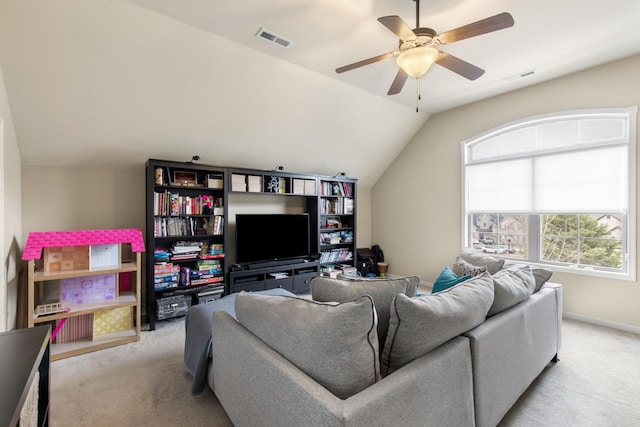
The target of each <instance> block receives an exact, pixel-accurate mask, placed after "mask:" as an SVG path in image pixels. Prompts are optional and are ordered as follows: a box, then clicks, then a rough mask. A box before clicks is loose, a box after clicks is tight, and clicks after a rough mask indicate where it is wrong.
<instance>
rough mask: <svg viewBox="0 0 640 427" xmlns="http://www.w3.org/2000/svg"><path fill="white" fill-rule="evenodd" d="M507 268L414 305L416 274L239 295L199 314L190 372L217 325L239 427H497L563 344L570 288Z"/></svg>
mask: <svg viewBox="0 0 640 427" xmlns="http://www.w3.org/2000/svg"><path fill="white" fill-rule="evenodd" d="M474 261H475V262H477V263H482V262H483V261H482V260H478V259H476V260H474ZM502 267H503V266H502V264H500V269H499V270H502V269H503V268H502ZM504 270H505V271H503V272H502V273H500V274H497V270H496V268H495V266H493V267H491V266H490V268H489V270H486V268H485V270H483V271H481V272H480V271H478V272H476V273H477V274H476V276H475V277H473V278H471V279H469V280H466V281H463V282H462V283H459V284H456V285H455V286H452V287H450V288H448V289H445V290H443V291H441V292H438V293H436V294H433V295H425V296H417V297H416V296H415V293H416V281H415V280H414V279H411V278H409V279H406V278H403V279H390V280H387V281H383V282H381V281H368V280H346V279H345V280H339V279H328V278H315V279H313V281H312V283H311V286H312V299H304V298H299V297H297V296H294V295H288V293H287V292H286V291H278V292H277V293H278V295H262V294H260V293H248V294H234V295H230V296H227V297H225V298H223V299H222V300H220V301H216V302H215V303H218V304H221V303H222V301H224V300H225V299H226V300H227V301H225V304H227V305H228V304H230V301H233V306H234V307H233V310H226V311H225V310H224V309H223V310H220V309H214V308H213V307H212V305H214V304H215V303H210V304H205V305H204V306H207V307H200V306H195V307H193V308H192V309H191V310H190V313H189V315H188V317H187V343H186V346H185V365H186V366H187V369H188V370H189V372H191V373H192V374H194V377H196V375H195V372H194V370H195V367H196V365H198V363H196V362H195V361H194V355H193V351H192V350H190V349H188V348H187V347H193V343H194V340H195V338H194V337H193V330H194V329H199V328H196V327H191V328H190V324H191V325H194V324H198V322H199V321H198V320H197V319H199V318H202V319H206V318H207V316H209V318H211V317H212V323H211V342H212V345H211V346H210V357H207V359H206V361H207V364H208V366H207V370H206V371H207V372H206V380H207V383H208V384H209V387H210V388H211V389H212V390H213V391H214V393H215V394H216V396H217V397H218V399H219V401H220V402H221V404H222V406H223V407H224V409H225V410H226V412H227V414H228V415H229V417H230V418H231V420H232V421H233V423H234V425H236V426H252V427H253V426H300V425H305V426H370V425H376V426H378V425H380V426H382V425H385V426H386V425H402V426H445V425H452V426H453V425H455V426H474V425H477V426H495V425H496V424H497V423H498V422H499V421H500V420H501V419H502V417H503V416H504V415H505V414H506V413H507V411H508V410H509V409H510V408H511V406H512V405H513V404H514V403H515V401H516V400H517V399H518V397H519V396H520V395H521V394H522V393H523V392H524V391H525V390H526V389H527V387H528V386H529V385H530V384H531V383H532V381H533V380H534V379H535V378H536V377H537V376H538V375H539V374H540V373H541V372H542V370H543V369H545V367H546V366H547V365H548V364H549V362H551V361H556V360H557V359H556V358H557V354H558V351H559V349H560V344H561V308H562V287H561V285H559V284H554V283H549V282H546V283H544V285H543V284H542V283H541V282H542V281H544V279H540V277H539V275H538V276H536V275H535V274H533V271H532V270H531V269H530V267H526V268H523V266H510V267H508V268H504ZM507 270H508V271H507ZM488 271H491V272H493V274H490V273H489V272H488ZM523 272H524V273H526V275H523V274H524V273H523ZM532 278H533V279H532ZM546 278H547V279H548V276H547V277H546ZM509 288H512V289H511V290H509ZM505 290H506V291H505ZM513 295H520V296H517V297H515V298H514V296H513ZM522 295H524V298H523V297H522ZM325 301H332V302H325ZM494 304H498V305H501V310H500V311H498V312H492V313H491V315H489V317H487V314H488V313H489V312H490V311H491V309H492V307H494V308H495V306H494ZM198 307H200V308H198ZM505 307H506V308H505ZM378 313H379V314H378ZM190 318H191V319H190ZM205 321H206V320H205ZM380 321H382V323H383V325H380ZM387 322H388V323H387ZM200 323H202V322H200ZM190 329H192V330H191V331H190ZM385 330H386V334H385V333H384V331H385ZM379 335H385V336H384V339H379ZM198 339H199V340H201V338H198ZM198 352H200V353H201V352H202V350H198ZM200 365H201V366H202V363H201V364H200Z"/></svg>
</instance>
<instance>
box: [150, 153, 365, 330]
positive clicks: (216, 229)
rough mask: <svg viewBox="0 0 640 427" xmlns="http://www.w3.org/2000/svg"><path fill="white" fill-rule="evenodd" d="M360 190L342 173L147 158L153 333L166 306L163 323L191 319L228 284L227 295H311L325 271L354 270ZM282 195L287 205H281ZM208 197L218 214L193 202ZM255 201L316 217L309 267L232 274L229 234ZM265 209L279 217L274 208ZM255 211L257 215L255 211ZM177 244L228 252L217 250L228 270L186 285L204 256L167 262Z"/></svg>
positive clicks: (311, 219)
mask: <svg viewBox="0 0 640 427" xmlns="http://www.w3.org/2000/svg"><path fill="white" fill-rule="evenodd" d="M356 186H357V179H353V178H349V177H346V176H342V175H338V176H324V175H314V174H301V173H291V172H285V171H283V170H280V169H276V170H258V169H246V168H238V167H218V166H210V165H201V164H198V163H192V162H174V161H165V160H154V159H150V160H148V161H147V164H146V195H147V196H146V221H147V226H146V238H147V274H146V278H147V316H148V319H149V325H150V329H152V330H153V329H155V322H156V320H158V310H159V309H160V308H161V309H162V315H161V316H160V317H161V318H163V319H164V318H168V317H172V316H173V315H175V316H180V315H184V314H185V313H186V311H187V310H188V306H189V305H191V304H197V303H199V302H201V301H209V300H211V298H208V297H206V296H204V297H203V296H202V294H203V293H205V292H202V289H205V291H207V289H209V291H210V292H216V290H215V289H214V290H211V289H210V288H211V287H214V288H215V287H218V286H219V287H222V286H224V294H225V295H226V294H229V293H233V292H239V291H243V290H244V291H257V290H264V289H271V288H275V287H281V288H284V289H287V290H290V291H292V292H295V293H305V292H308V291H309V282H310V281H311V278H313V277H315V276H317V275H319V274H322V268H323V267H325V266H329V265H334V266H336V267H337V268H340V266H343V265H344V266H351V267H354V266H355V265H356V259H355V255H356V216H357V215H356V211H357V202H356V200H357V199H356V192H357V188H356ZM252 197H253V198H252ZM278 197H283V198H285V199H276V198H278ZM203 198H204V199H205V200H210V199H209V198H213V200H214V201H217V202H214V206H213V207H214V208H215V211H213V212H211V211H207V212H202V211H200V210H199V208H195V210H194V208H193V203H195V206H196V207H199V206H200V205H201V204H202V200H203ZM288 198H294V199H288ZM255 199H259V203H256V204H257V205H261V204H266V205H269V204H270V202H269V200H272V201H273V204H274V205H275V204H276V203H278V204H279V205H281V206H282V205H283V204H282V203H281V202H282V201H283V200H288V201H295V202H296V203H295V204H296V206H295V209H296V210H297V211H303V210H304V212H300V213H307V214H309V223H310V236H309V246H310V252H311V256H310V257H309V258H308V259H306V260H305V262H301V261H300V262H297V261H296V262H295V263H293V264H289V265H282V266H278V265H271V264H268V263H267V264H266V265H263V266H256V265H252V266H250V267H252V268H249V266H241V265H234V266H233V268H231V267H232V266H231V263H232V262H234V261H235V254H232V253H231V251H232V249H231V248H230V245H229V243H230V242H235V236H231V235H230V234H233V233H234V230H235V225H236V223H235V215H236V214H238V213H243V211H242V209H243V207H244V206H245V204H246V205H252V203H253V201H254V200H255ZM174 200H176V201H175V202H174ZM186 200H189V202H188V203H192V205H191V206H192V207H191V209H189V210H187V208H186V205H185V203H187V202H186ZM194 200H195V201H194ZM230 200H231V201H230ZM229 205H232V206H229ZM172 209H173V210H172ZM252 209H255V206H252ZM258 209H259V208H258ZM265 210H267V211H269V213H272V212H273V210H272V209H270V208H268V207H265ZM251 213H256V212H255V210H253V211H252V212H251ZM259 213H262V212H259ZM287 213H288V212H287ZM204 223H206V224H204ZM229 230H231V233H230V232H229ZM277 233H286V230H274V234H277ZM177 242H187V243H185V245H186V244H188V242H193V243H198V242H200V243H203V245H205V246H208V247H209V248H210V247H213V246H216V247H219V248H221V249H220V251H219V252H218V255H219V258H220V266H221V269H220V271H219V272H218V273H217V274H216V277H215V280H214V281H213V282H212V283H204V284H202V283H194V280H193V279H192V280H191V281H189V280H185V279H184V278H185V277H187V276H188V275H189V271H193V269H194V268H196V266H197V259H199V258H190V259H183V260H180V259H177V258H176V257H175V254H174V255H169V256H166V257H165V258H162V256H165V255H164V254H163V252H166V253H173V252H174V251H173V249H174V247H175V245H176V243H177ZM232 246H234V245H232ZM178 249H179V248H178ZM205 253H206V251H203V254H205ZM278 272H283V273H285V274H286V276H284V277H283V276H279V277H273V276H272V274H273V273H278ZM172 274H173V276H172ZM176 274H177V275H178V276H176ZM176 277H177V278H176ZM223 283H224V285H223ZM164 302H170V303H171V306H172V307H175V312H173V313H172V312H171V310H172V309H171V308H168V307H166V306H164V305H163V303H164Z"/></svg>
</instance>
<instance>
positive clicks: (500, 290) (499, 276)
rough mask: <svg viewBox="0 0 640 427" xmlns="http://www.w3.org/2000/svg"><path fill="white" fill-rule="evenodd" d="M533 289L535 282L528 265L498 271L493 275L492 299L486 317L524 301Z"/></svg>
mask: <svg viewBox="0 0 640 427" xmlns="http://www.w3.org/2000/svg"><path fill="white" fill-rule="evenodd" d="M535 287H536V281H535V278H534V276H533V272H532V270H531V266H529V265H526V264H520V265H515V266H511V267H508V268H506V269H503V270H500V271H498V272H497V273H496V274H494V275H493V290H494V299H493V304H492V305H491V308H490V309H489V313H488V315H489V316H493V315H494V314H498V313H500V312H501V311H504V310H506V309H508V308H510V307H513V306H514V305H516V304H518V303H520V302H522V301H524V300H526V299H527V298H529V297H530V296H531V294H533V291H534V290H535Z"/></svg>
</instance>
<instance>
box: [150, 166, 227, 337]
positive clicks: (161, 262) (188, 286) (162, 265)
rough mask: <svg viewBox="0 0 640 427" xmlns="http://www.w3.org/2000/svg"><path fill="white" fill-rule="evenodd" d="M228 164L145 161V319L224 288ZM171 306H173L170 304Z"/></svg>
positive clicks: (177, 312)
mask: <svg viewBox="0 0 640 427" xmlns="http://www.w3.org/2000/svg"><path fill="white" fill-rule="evenodd" d="M226 179H227V169H226V168H223V167H217V166H211V165H201V164H197V163H191V162H174V161H165V160H155V159H150V160H148V161H147V163H146V222H147V224H146V239H147V245H146V246H147V247H146V249H147V270H146V280H147V319H148V321H149V327H150V329H151V330H153V329H155V322H156V320H158V317H159V315H160V317H162V318H163V319H166V318H170V317H174V316H175V317H177V316H181V315H184V313H185V312H186V309H188V307H189V306H190V305H192V304H197V303H198V302H199V300H200V297H201V296H203V295H204V294H208V295H211V294H212V293H215V291H216V290H217V289H218V288H219V289H220V290H221V292H218V293H219V294H220V295H221V294H222V292H224V291H223V290H224V286H225V283H224V282H225V276H226V272H227V265H226V256H225V255H226V247H227V243H228V242H227V233H226V228H227V227H226V225H227V221H226V218H227V203H226V202H227V194H226V185H225V182H226ZM174 307H175V309H174Z"/></svg>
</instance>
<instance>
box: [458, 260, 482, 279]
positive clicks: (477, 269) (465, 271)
mask: <svg viewBox="0 0 640 427" xmlns="http://www.w3.org/2000/svg"><path fill="white" fill-rule="evenodd" d="M451 270H452V271H453V272H454V273H455V274H456V275H457V276H459V277H463V276H477V275H479V274H482V273H484V272H485V271H487V267H486V266H484V265H473V264H471V263H469V262H467V261H465V260H464V259H462V258H460V257H458V258H456V262H454V263H453V268H452V269H451Z"/></svg>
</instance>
